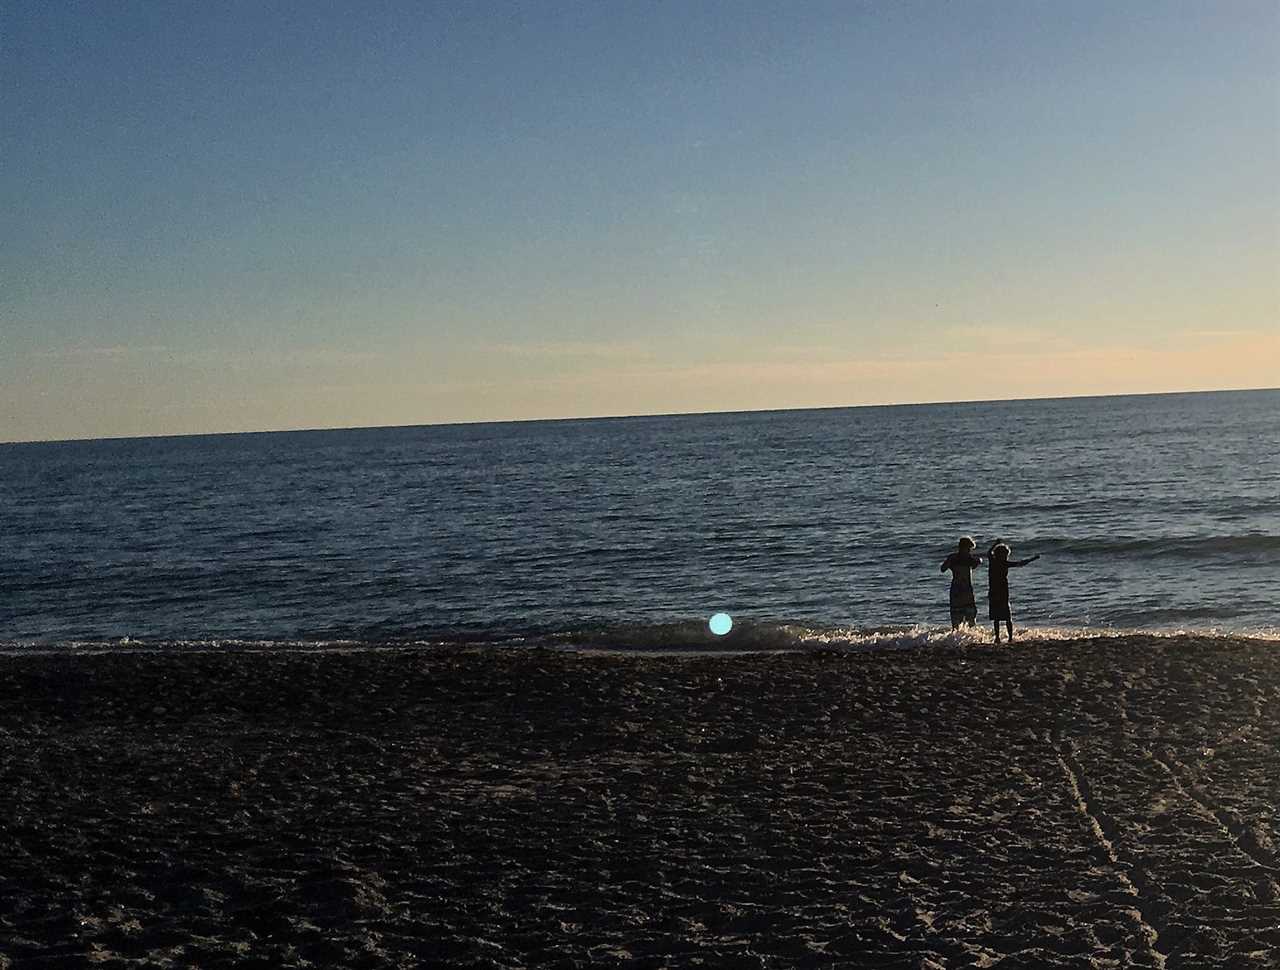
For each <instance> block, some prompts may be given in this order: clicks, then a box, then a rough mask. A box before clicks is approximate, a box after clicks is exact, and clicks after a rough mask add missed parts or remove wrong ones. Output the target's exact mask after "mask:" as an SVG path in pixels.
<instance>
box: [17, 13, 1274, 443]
mask: <svg viewBox="0 0 1280 970" xmlns="http://www.w3.org/2000/svg"><path fill="white" fill-rule="evenodd" d="M3 38H4V39H3V40H0V50H2V51H3V57H0V80H2V81H3V85H4V90H5V94H4V95H3V96H0V113H2V117H3V120H4V124H3V125H2V126H0V145H2V146H3V152H4V157H5V159H6V161H7V164H6V165H5V166H3V167H0V193H3V199H4V202H5V209H6V212H7V213H8V218H7V219H6V220H5V221H4V223H3V224H0V351H2V353H0V440H3V441H16V440H33V439H51V438H89V437H106V436H122V435H153V434H180V433H201V432H218V431H247V430H272V429H291V428H318V427H349V426H378V425H405V424H435V423H445V422H455V421H476V420H509V419H523V418H546V417H575V416H590V415H603V414H639V413H675V412H692V411H732V410H758V409H776V408H793V407H838V406H845V405H855V404H881V403H909V402H930V401H947V400H965V399H970V400H972V399H979V400H980V399H1004V398H1018V397H1054V396H1073V395H1083V394H1121V393H1144V392H1163V391H1181V390H1218V389H1237V388H1259V387H1274V386H1276V384H1277V375H1280V274H1277V267H1280V183H1278V182H1277V178H1276V174H1275V173H1276V172H1277V171H1280V74H1278V71H1277V65H1278V64H1280V7H1277V6H1276V5H1275V4H1273V3H1265V2H1256V3H1255V2H1243V0H1240V2H1228V3H1221V4H1206V3H1152V2H1136V3H1127V4H1124V5H1113V4H1103V3H1092V2H1089V3H1079V4H1071V5H1050V4H1022V3H1014V2H993V3H974V4H965V5H944V4H941V3H907V4H888V3H859V4H851V3H834V2H832V3H828V2H813V3H806V4H804V5H802V6H798V7H780V6H778V5H776V4H766V3H763V2H754V0H751V2H748V0H744V2H738V3H727V2H709V3H703V4H698V5H690V6H684V5H675V4H667V3H647V4H633V5H626V6H625V7H624V6H622V5H612V4H609V5H606V4H592V3H565V2H557V3H547V4H542V5H534V6H527V5H520V4H516V3H493V2H489V3H477V4H468V5H447V4H440V5H434V6H432V7H430V8H429V9H423V8H421V7H419V6H418V5H412V4H403V3H387V4H381V5H377V6H376V7H355V6H350V7H347V6H343V5H336V4H326V5H315V6H308V7H306V8H305V9H303V10H302V12H298V10H290V9H288V8H286V7H285V6H282V5H260V4H248V3H235V2H233V3H229V4H224V5H216V6H213V7H210V6H207V5H199V4H178V5H171V6H166V7H163V8H158V7H155V6H154V5H150V4H143V3H140V2H124V3H121V4H117V5H114V6H112V7H111V8H109V9H108V8H100V9H99V8H92V7H90V8H85V7H82V6H75V5H72V4H69V3H57V2H54V3H49V4H44V5H41V6H39V7H38V8H36V7H34V6H30V5H28V6H25V7H22V8H20V9H19V8H17V7H14V8H11V9H10V10H8V11H7V12H6V13H5V14H4V15H3Z"/></svg>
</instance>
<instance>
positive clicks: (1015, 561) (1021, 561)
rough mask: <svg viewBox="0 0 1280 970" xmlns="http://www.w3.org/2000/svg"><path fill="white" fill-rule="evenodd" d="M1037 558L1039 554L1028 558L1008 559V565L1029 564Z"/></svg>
mask: <svg viewBox="0 0 1280 970" xmlns="http://www.w3.org/2000/svg"><path fill="white" fill-rule="evenodd" d="M1039 558H1040V556H1039V555H1035V556H1032V557H1031V558H1030V559H1013V560H1010V561H1009V565H1010V566H1029V565H1031V564H1032V563H1033V562H1035V561H1036V560H1037V559H1039Z"/></svg>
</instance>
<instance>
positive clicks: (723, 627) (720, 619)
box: [707, 613, 733, 637]
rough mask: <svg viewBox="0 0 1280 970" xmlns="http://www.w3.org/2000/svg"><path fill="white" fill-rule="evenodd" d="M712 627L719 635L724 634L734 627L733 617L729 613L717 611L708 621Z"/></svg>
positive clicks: (712, 630)
mask: <svg viewBox="0 0 1280 970" xmlns="http://www.w3.org/2000/svg"><path fill="white" fill-rule="evenodd" d="M707 626H709V627H711V632H712V633H714V634H715V635H716V636H718V637H722V636H724V635H725V634H726V633H728V632H729V631H730V630H732V629H733V618H732V617H730V616H729V614H728V613H717V614H716V615H715V616H713V617H712V618H711V619H710V621H709V622H708V623H707Z"/></svg>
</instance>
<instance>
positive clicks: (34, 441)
mask: <svg viewBox="0 0 1280 970" xmlns="http://www.w3.org/2000/svg"><path fill="white" fill-rule="evenodd" d="M1266 391H1280V387H1218V388H1199V389H1190V390H1180V391H1132V392H1125V393H1120V394H1053V395H1047V396H1044V397H1034V396H1033V397H1009V398H960V399H955V400H948V401H888V402H882V403H877V404H871V403H864V404H825V405H820V406H817V407H779V408H736V409H735V408H730V409H727V410H722V411H644V412H639V413H635V414H583V415H561V416H559V417H552V418H487V419H476V420H461V421H425V422H421V423H416V424H367V425H366V424H357V425H329V426H325V427H307V428H256V429H253V430H248V431H175V432H165V433H160V434H141V435H136V434H127V435H102V436H99V437H93V438H90V437H83V438H16V439H11V440H0V447H5V446H8V445H57V444H73V443H88V442H94V441H150V440H163V439H167V438H214V437H232V436H236V435H267V434H312V433H316V432H323V431H392V430H397V429H407V428H453V427H466V426H471V425H475V426H483V425H496V424H549V423H553V422H561V421H626V420H629V419H634V418H683V417H700V416H711V415H720V414H726V415H727V414H782V413H787V412H791V411H797V412H798V411H852V410H857V409H864V408H867V409H869V408H911V407H939V406H945V405H951V404H1013V403H1018V402H1022V401H1078V400H1089V399H1103V398H1128V397H1175V396H1180V395H1187V394H1256V393H1260V392H1266Z"/></svg>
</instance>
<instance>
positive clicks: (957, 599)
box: [939, 536, 982, 630]
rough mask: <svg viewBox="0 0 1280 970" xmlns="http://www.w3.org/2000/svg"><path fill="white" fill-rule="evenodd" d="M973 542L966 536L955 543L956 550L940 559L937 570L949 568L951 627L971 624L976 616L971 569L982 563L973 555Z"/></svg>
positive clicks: (942, 570)
mask: <svg viewBox="0 0 1280 970" xmlns="http://www.w3.org/2000/svg"><path fill="white" fill-rule="evenodd" d="M974 545H975V543H974V541H973V540H972V539H970V538H969V537H968V536H965V537H964V538H962V539H961V540H960V541H959V542H958V543H957V544H956V551H955V552H953V553H952V554H951V555H949V556H947V558H946V559H944V560H942V568H941V569H940V570H939V572H943V573H945V572H946V571H947V570H948V569H950V570H951V629H953V630H958V629H960V627H961V626H973V624H974V621H975V620H977V618H978V604H977V603H975V602H974V600H973V571H974V570H975V569H977V568H978V567H979V566H981V565H982V557H981V556H977V555H974V552H973V547H974Z"/></svg>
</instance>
